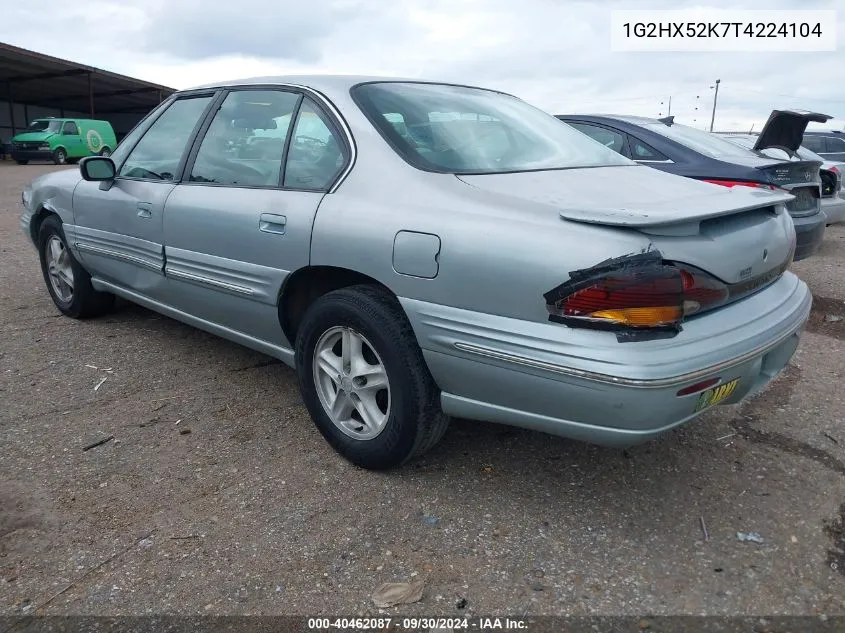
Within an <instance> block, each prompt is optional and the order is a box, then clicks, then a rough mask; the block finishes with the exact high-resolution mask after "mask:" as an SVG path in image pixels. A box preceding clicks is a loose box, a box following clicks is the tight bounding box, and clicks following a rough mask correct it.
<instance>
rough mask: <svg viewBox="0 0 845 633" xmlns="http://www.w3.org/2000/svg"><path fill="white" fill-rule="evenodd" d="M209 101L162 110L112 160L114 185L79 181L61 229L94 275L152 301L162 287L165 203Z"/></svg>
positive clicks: (186, 100)
mask: <svg viewBox="0 0 845 633" xmlns="http://www.w3.org/2000/svg"><path fill="white" fill-rule="evenodd" d="M213 97H214V94H213V93H211V94H199V95H191V96H188V97H183V98H179V99H175V100H173V101H171V102H169V103H167V104H166V105H165V106H164V108H163V110H162V111H160V112H158V113H157V116H156V117H155V119H154V120H153V121H152V122H150V123H149V124H148V125H145V126H143V127H142V128H140V129H139V131H138V132H137V134H136V133H135V132H133V134H135V136H133V135H130V136H131V137H132V138H127V140H128V141H129V142H130V143H131V144H132V146H131V147H126V146H123V147H121V148H120V149H121V150H122V151H121V152H117V153H115V156H114V160H115V163H116V165H115V166H116V169H117V177H116V178H115V179H114V180H113V181H109V182H105V183H100V182H88V181H82V182H80V183H79V184H78V185H77V187H76V189H75V190H74V192H73V209H74V222H75V225H74V226H73V227H69V231H68V228H66V233H68V232H70V234H71V235H69V236H68V239H71V240H72V241H73V243H74V245H75V246H76V249H77V251H78V252H79V254H80V256H81V258H82V261H83V263H84V264H85V267H86V268H87V269H88V270H89V271H90V272H91V274H92V276H94V277H97V278H101V279H103V280H105V281H109V282H111V283H114V284H117V285H119V286H122V287H124V288H127V289H131V290H134V291H135V292H138V293H140V294H143V295H145V296H150V297H154V298H155V297H157V296H158V293H159V292H160V290H161V286H162V284H163V281H164V277H163V269H164V246H163V245H164V239H163V225H162V219H163V211H164V202H165V200H167V197H168V196H169V195H170V193H171V192H172V191H173V187H174V186H175V184H176V179H177V177H178V174H179V169H180V166H181V165H183V164H184V160H185V157H186V155H187V148H188V147H189V141H190V139H191V137H192V135H193V133H194V131H195V129H196V128H197V127H198V126H199V124H200V122H201V121H202V118H203V114H204V112H205V111H206V109H207V108H208V107H209V106H210V104H211V102H212V99H213Z"/></svg>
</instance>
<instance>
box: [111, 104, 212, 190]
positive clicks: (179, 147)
mask: <svg viewBox="0 0 845 633" xmlns="http://www.w3.org/2000/svg"><path fill="white" fill-rule="evenodd" d="M211 99H212V97H210V96H208V97H187V98H184V99H177V100H176V101H174V102H173V103H171V104H170V107H168V108H167V110H165V111H164V114H162V115H161V116H160V117H159V118H158V119H156V121H155V123H153V124H152V125H151V126H150V128H149V129H148V130H147V131H146V133H145V134H144V136H142V137H141V140H140V141H138V144H137V145H136V146H135V148H134V149H133V150H132V152H131V153H130V154H129V156H128V158H127V159H126V162H125V163H123V166H122V167H121V168H120V172H118V175H119V176H126V177H127V178H144V179H147V180H173V179H174V178H175V177H176V171H177V170H178V169H179V161H180V160H182V154H183V153H184V152H185V146H186V145H187V144H188V139H190V138H191V134H192V133H193V131H194V127H196V125H197V122H198V121H199V120H200V117H201V116H202V115H203V113H204V112H205V109H206V108H207V107H208V104H209V103H210V102H211Z"/></svg>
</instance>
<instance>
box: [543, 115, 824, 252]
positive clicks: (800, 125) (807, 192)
mask: <svg viewBox="0 0 845 633" xmlns="http://www.w3.org/2000/svg"><path fill="white" fill-rule="evenodd" d="M557 118H559V119H560V120H562V121H564V122H565V123H568V124H569V125H571V126H572V127H574V128H576V129H577V130H579V131H581V132H584V133H585V134H587V135H588V136H590V137H592V138H593V139H595V140H597V141H599V142H600V143H602V144H603V145H606V146H607V147H610V148H612V149H614V150H616V151H617V152H619V153H620V154H622V155H624V156H627V157H628V158H631V159H632V160H635V161H637V162H639V163H642V164H643V165H648V166H649V167H654V168H655V169H660V170H662V171H667V172H669V173H672V174H676V175H679V176H686V177H688V178H695V179H697V180H704V181H706V182H710V183H713V184H717V185H723V186H725V187H737V186H740V187H762V188H767V189H785V190H787V191H789V193H791V194H792V195H793V196H795V199H794V200H793V201H792V202H790V203H789V205H788V206H787V209H788V210H789V214H790V215H791V216H792V219H793V222H794V224H795V232H796V237H797V245H796V249H795V258H794V259H795V260H799V259H804V258H806V257H809V256H810V255H812V254H813V253H815V252H816V251H817V250H818V249H819V246H821V243H822V238H823V236H824V229H825V215H824V213H822V212H821V205H820V198H821V179H820V177H819V168H820V167H821V163H819V162H817V161H804V160H798V159H794V160H782V159H776V158H772V157H770V156H766V155H765V154H763V153H762V150H763V149H767V148H778V149H784V150H787V153H788V154H789V155H794V153H795V151H796V150H797V149H798V147H800V145H801V139H802V138H803V135H804V130H805V129H806V128H807V124H808V122H810V121H817V122H824V121H827V120H828V119H830V118H831V117H829V116H827V115H825V114H816V113H810V112H797V111H790V110H775V111H773V112H772V114H771V115H770V116H769V120H768V121H767V122H766V125H765V127H764V128H763V130H762V131H761V132H760V135H759V136H758V137H757V142H756V143H755V145H754V148H753V149H746V148H743V147H740V146H738V145H736V144H735V143H732V142H730V141H728V140H726V139H724V138H721V137H719V136H717V135H716V134H711V133H709V132H705V131H703V130H699V129H696V128H692V127H687V126H685V125H680V124H677V123H675V122H674V117H666V118H663V119H650V118H647V117H636V116H616V115H575V114H572V115H558V117H557Z"/></svg>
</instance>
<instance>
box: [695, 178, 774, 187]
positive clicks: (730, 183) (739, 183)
mask: <svg viewBox="0 0 845 633" xmlns="http://www.w3.org/2000/svg"><path fill="white" fill-rule="evenodd" d="M702 181H703V182H709V183H710V184H713V185H722V186H723V187H757V188H758V189H777V187H775V186H774V185H769V184H766V183H764V182H748V181H746V180H724V179H721V178H702Z"/></svg>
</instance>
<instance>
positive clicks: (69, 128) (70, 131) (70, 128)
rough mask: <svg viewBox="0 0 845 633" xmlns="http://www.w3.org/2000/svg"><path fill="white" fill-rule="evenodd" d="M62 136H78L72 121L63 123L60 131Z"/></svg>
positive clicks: (76, 128) (77, 130)
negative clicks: (63, 125)
mask: <svg viewBox="0 0 845 633" xmlns="http://www.w3.org/2000/svg"><path fill="white" fill-rule="evenodd" d="M62 134H63V135H65V136H70V135H77V136H78V135H79V128H78V127H76V123H74V122H73V121H65V127H64V129H63V130H62Z"/></svg>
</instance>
